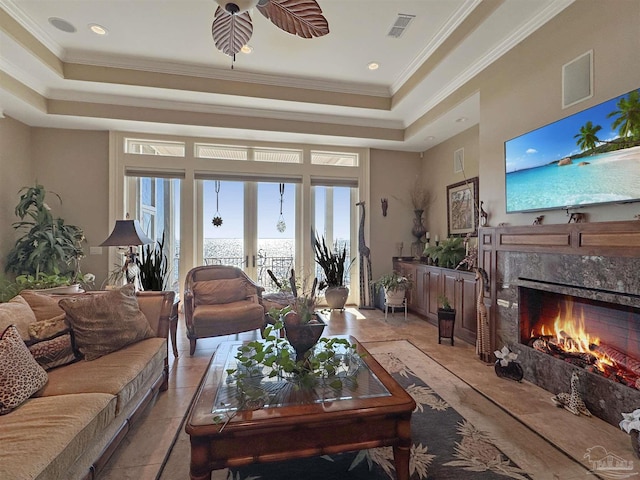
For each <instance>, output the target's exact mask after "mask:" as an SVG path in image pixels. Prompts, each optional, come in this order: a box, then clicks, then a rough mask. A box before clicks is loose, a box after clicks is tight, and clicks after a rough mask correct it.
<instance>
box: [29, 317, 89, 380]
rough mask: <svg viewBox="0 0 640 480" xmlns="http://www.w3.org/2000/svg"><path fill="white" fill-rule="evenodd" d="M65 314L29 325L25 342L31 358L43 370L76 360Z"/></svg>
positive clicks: (76, 355) (76, 356)
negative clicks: (27, 337)
mask: <svg viewBox="0 0 640 480" xmlns="http://www.w3.org/2000/svg"><path fill="white" fill-rule="evenodd" d="M65 318H66V314H65V313H63V314H62V315H60V316H58V317H56V318H52V319H50V320H42V321H40V322H35V323H32V324H31V325H29V335H30V337H31V338H30V339H29V340H28V341H27V342H26V344H27V346H28V347H29V351H30V352H31V354H32V355H33V358H35V359H36V361H37V362H38V363H39V364H40V365H41V366H42V368H44V369H45V370H51V369H52V368H55V367H60V366H62V365H67V364H69V363H72V362H75V361H76V360H78V354H77V353H76V352H75V350H74V349H73V338H72V335H71V328H69V325H68V324H67V322H66V320H65Z"/></svg>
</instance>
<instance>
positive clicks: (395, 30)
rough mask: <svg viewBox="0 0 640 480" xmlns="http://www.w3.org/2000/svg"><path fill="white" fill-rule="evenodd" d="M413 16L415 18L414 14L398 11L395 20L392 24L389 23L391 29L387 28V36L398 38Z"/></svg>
mask: <svg viewBox="0 0 640 480" xmlns="http://www.w3.org/2000/svg"><path fill="white" fill-rule="evenodd" d="M414 18H416V16H415V15H408V14H406V13H399V14H398V18H396V21H395V22H393V25H391V29H390V30H389V33H387V36H389V37H393V38H400V37H401V36H402V34H404V31H405V30H406V29H407V27H408V26H409V24H410V23H411V20H413V19H414Z"/></svg>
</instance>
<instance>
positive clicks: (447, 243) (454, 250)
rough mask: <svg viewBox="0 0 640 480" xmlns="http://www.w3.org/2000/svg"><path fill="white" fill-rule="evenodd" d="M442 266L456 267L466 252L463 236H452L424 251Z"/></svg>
mask: <svg viewBox="0 0 640 480" xmlns="http://www.w3.org/2000/svg"><path fill="white" fill-rule="evenodd" d="M424 252H425V253H426V254H427V255H428V256H429V257H430V258H431V259H432V260H433V261H434V263H436V264H437V265H438V266H440V267H445V268H456V267H457V266H458V265H459V264H460V262H461V261H462V260H463V259H464V257H465V255H466V252H465V247H464V242H463V239H462V237H450V238H447V239H446V240H443V241H441V242H440V243H439V244H438V245H431V246H430V247H428V248H426V249H425V251H424Z"/></svg>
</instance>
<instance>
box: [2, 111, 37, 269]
mask: <svg viewBox="0 0 640 480" xmlns="http://www.w3.org/2000/svg"><path fill="white" fill-rule="evenodd" d="M0 145H1V146H2V147H1V148H0V276H1V275H2V274H3V273H4V266H5V258H6V255H7V253H8V252H9V250H10V249H11V247H12V246H13V244H14V243H15V240H16V234H15V230H14V229H13V228H11V224H12V223H13V222H16V221H17V220H18V217H16V216H15V213H14V209H15V206H16V204H17V203H18V198H19V195H18V191H19V190H20V188H22V187H23V186H27V185H33V184H34V182H35V175H34V167H33V162H32V160H31V128H29V127H28V126H27V125H24V124H23V123H20V122H18V121H17V120H14V119H12V118H9V117H6V118H0Z"/></svg>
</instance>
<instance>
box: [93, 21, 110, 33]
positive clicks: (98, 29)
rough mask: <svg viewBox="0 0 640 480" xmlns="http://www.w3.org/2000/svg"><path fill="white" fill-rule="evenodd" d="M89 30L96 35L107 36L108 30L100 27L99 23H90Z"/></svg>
mask: <svg viewBox="0 0 640 480" xmlns="http://www.w3.org/2000/svg"><path fill="white" fill-rule="evenodd" d="M89 30H91V31H92V32H93V33H95V34H96V35H106V34H107V29H106V28H104V27H103V26H102V25H98V24H97V23H90V24H89Z"/></svg>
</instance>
